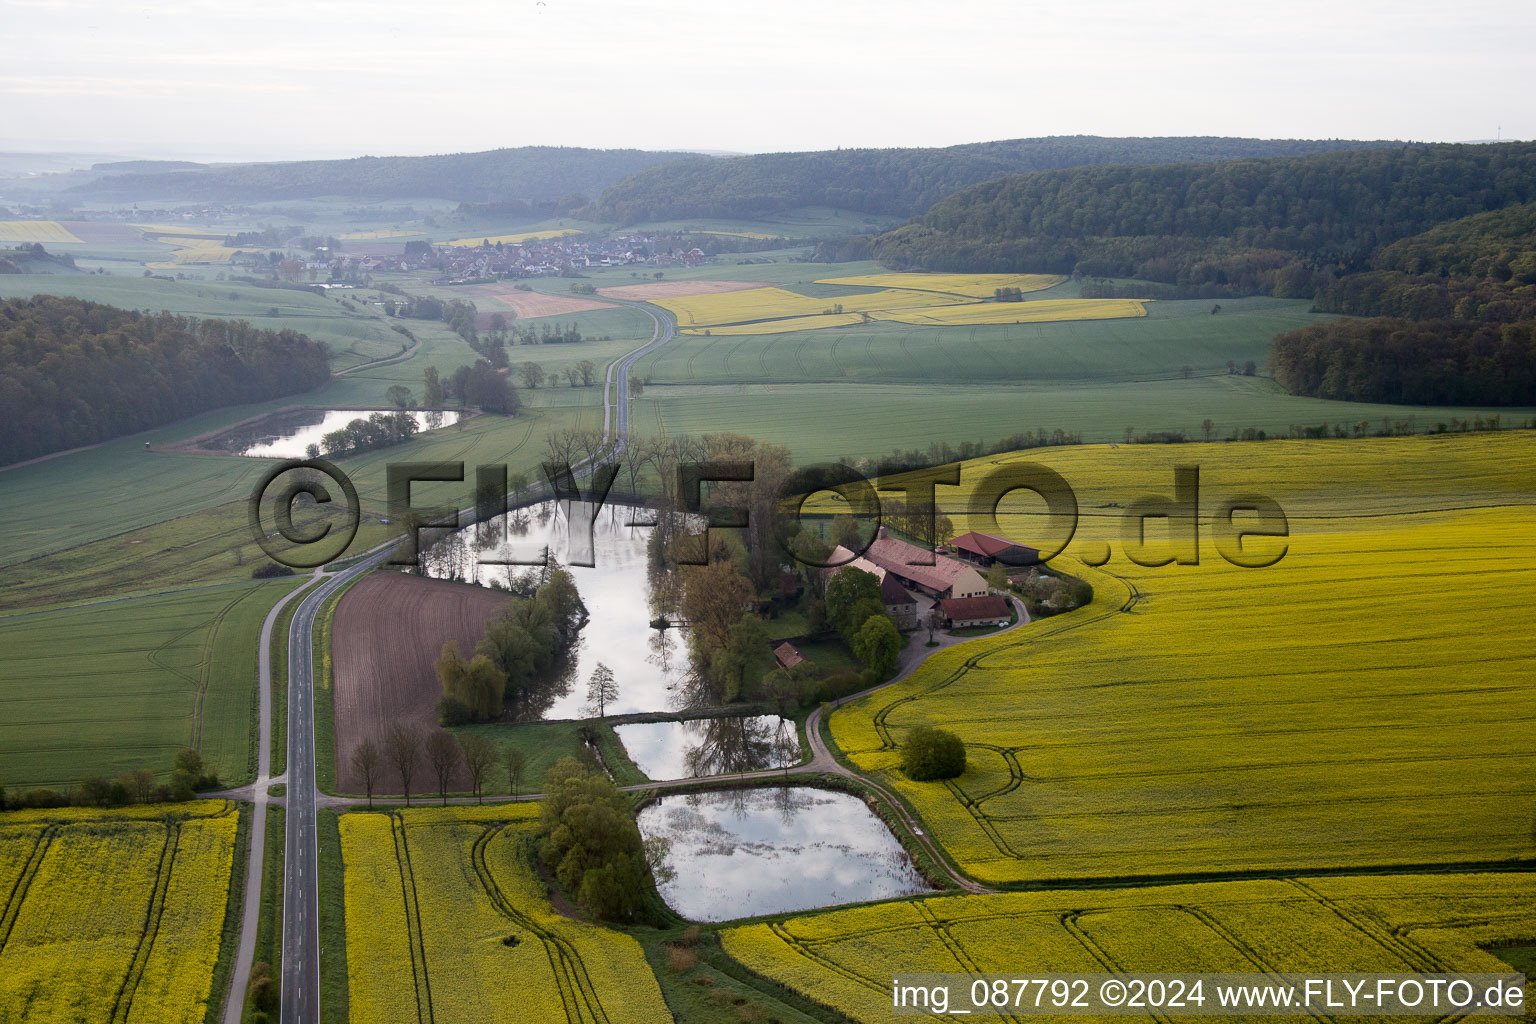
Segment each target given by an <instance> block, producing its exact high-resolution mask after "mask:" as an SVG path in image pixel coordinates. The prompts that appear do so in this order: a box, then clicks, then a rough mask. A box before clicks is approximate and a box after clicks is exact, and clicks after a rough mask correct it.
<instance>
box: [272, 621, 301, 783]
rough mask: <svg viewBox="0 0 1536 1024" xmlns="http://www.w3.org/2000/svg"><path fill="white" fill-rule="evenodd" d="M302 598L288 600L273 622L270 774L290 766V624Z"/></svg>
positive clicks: (280, 772)
mask: <svg viewBox="0 0 1536 1024" xmlns="http://www.w3.org/2000/svg"><path fill="white" fill-rule="evenodd" d="M301 601H302V599H295V600H293V601H290V602H288V605H287V606H286V607H285V608H284V609H283V610H282V611H281V612H280V613H279V614H278V616H277V621H276V622H274V623H273V624H272V652H271V657H272V765H271V769H270V771H271V775H272V776H273V777H274V778H275V777H276V776H279V775H282V774H283V773H285V772H286V771H287V770H288V627H289V626H290V625H291V624H292V622H293V613H294V612H295V611H296V610H297V609H298V607H299V605H300V603H301Z"/></svg>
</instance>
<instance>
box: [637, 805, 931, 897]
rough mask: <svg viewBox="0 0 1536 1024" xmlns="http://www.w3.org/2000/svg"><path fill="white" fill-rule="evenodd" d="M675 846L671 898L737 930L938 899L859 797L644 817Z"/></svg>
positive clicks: (660, 811) (652, 812)
mask: <svg viewBox="0 0 1536 1024" xmlns="http://www.w3.org/2000/svg"><path fill="white" fill-rule="evenodd" d="M638 822H639V825H640V832H641V834H642V835H644V836H645V837H646V838H647V839H649V838H651V837H652V836H665V837H666V838H667V839H670V840H671V841H672V851H671V855H670V857H669V859H668V862H669V864H670V865H671V867H672V868H673V870H675V871H676V872H677V877H676V878H674V879H673V880H672V881H671V882H668V883H666V884H665V885H662V886H661V896H662V898H663V899H664V900H666V901H667V905H668V906H669V907H671V908H672V909H673V910H675V911H677V913H679V914H681V915H682V916H683V917H686V918H688V919H690V920H693V921H732V920H736V919H738V918H743V917H756V916H758V915H760V914H782V913H789V912H791V911H796V910H811V909H813V908H816V907H829V906H836V905H838V904H842V903H858V902H863V901H866V900H881V899H894V898H896V897H899V896H912V895H915V894H917V893H923V892H930V891H932V890H931V889H930V887H929V886H928V884H927V883H926V882H924V881H923V878H922V876H921V875H919V874H918V873H917V870H916V869H915V868H914V867H913V866H912V862H911V860H910V859H909V858H908V856H907V852H906V850H904V849H902V846H901V844H900V843H899V842H897V841H896V837H895V836H893V835H892V834H891V832H890V830H889V829H887V828H886V827H885V823H884V822H882V821H881V820H880V819H879V818H877V817H875V815H874V813H873V812H871V811H870V809H869V808H868V807H866V806H865V805H864V802H863V801H862V800H860V799H859V798H858V797H856V796H853V795H851V794H849V793H837V792H831V791H828V790H821V789H813V788H811V787H809V786H777V787H772V788H765V789H738V790H731V791H728V792H711V793H680V794H675V795H672V796H665V797H662V798H661V799H660V800H657V801H656V802H655V803H653V804H651V805H649V806H648V807H646V808H645V809H644V810H642V811H641V812H640V815H639V818H638Z"/></svg>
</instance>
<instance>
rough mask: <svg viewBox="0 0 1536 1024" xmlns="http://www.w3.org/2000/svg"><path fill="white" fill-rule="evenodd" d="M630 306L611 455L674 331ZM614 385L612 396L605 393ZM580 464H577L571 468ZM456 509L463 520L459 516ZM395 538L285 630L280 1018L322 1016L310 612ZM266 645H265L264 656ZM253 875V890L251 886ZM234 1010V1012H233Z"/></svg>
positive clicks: (317, 592) (236, 984)
mask: <svg viewBox="0 0 1536 1024" xmlns="http://www.w3.org/2000/svg"><path fill="white" fill-rule="evenodd" d="M624 304H625V305H630V306H634V307H635V308H637V309H639V310H640V311H641V312H643V313H645V314H646V315H647V316H648V317H650V318H651V322H652V324H653V325H654V329H653V331H652V333H651V339H650V340H649V341H648V342H646V343H645V344H644V345H641V346H640V347H638V348H636V349H634V350H633V351H631V352H629V353H627V354H626V355H624V356H623V357H622V358H620V359H618V360H615V361H614V362H612V363H610V364H609V365H608V368H607V371H606V372H605V373H604V375H603V380H604V392H603V430H604V433H609V432H610V430H611V432H612V433H611V436H612V437H613V438H614V441H615V444H614V446H613V448H612V449H611V450H610V453H609V454H610V455H612V454H616V453H618V452H621V451H623V447H624V438H625V436H626V435H627V434H628V433H629V368H630V367H631V366H632V365H633V364H634V362H635V360H636V359H639V358H640V357H641V356H643V355H645V354H646V353H647V352H650V351H652V350H654V349H656V348H657V347H659V346H661V345H664V344H666V343H667V342H668V341H670V340H671V339H672V338H673V337H674V336H675V333H676V325H675V324H674V323H673V321H672V319H671V318H670V317H668V316H666V315H665V314H658V313H656V312H654V311H653V310H652V309H651V308H650V307H648V306H645V305H643V304H641V303H624ZM609 386H612V389H613V391H612V394H611V395H610V393H609V390H608V388H609ZM576 468H578V469H580V468H582V467H580V466H578V467H576ZM463 514H464V513H461V521H462V518H463ZM391 547H393V543H390V544H388V545H385V546H383V547H381V548H377V549H374V550H373V551H370V552H367V553H366V556H365V557H364V558H363V559H362V560H361V561H359V562H357V563H356V564H354V565H352V566H350V567H348V568H347V569H345V570H342V571H340V572H336V573H325V574H322V573H317V574H316V575H317V577H318V578H319V579H320V580H321V582H320V584H319V585H318V586H315V587H312V588H311V589H310V590H309V591H308V593H307V594H306V595H305V596H304V598H303V600H302V601H301V602H300V604H299V606H298V608H297V609H296V610H295V612H294V614H293V620H292V622H291V624H290V626H289V630H288V772H287V775H286V777H285V778H286V783H287V796H286V797H285V798H284V799H283V801H282V803H283V804H284V806H285V809H286V815H285V821H286V837H285V839H286V845H285V849H284V877H285V881H284V887H283V963H282V986H281V988H282V1012H281V1015H280V1017H279V1020H280V1021H281V1022H282V1024H319V1020H320V953H321V950H320V873H319V862H320V858H319V850H318V844H317V837H316V819H315V808H316V806H317V805H318V804H323V803H329V802H331V801H330V799H329V798H326V797H325V796H324V795H323V794H320V793H319V792H318V790H317V788H316V786H315V699H314V678H313V675H314V673H313V665H314V659H313V643H312V641H313V636H314V626H315V618H316V616H317V615H318V614H319V612H320V608H321V607H322V606H323V605H324V604H325V602H326V600H327V599H328V598H330V597H331V596H332V595H334V594H335V593H336V592H337V591H338V590H340V589H341V588H342V587H344V586H346V584H347V583H348V582H350V581H351V580H353V579H356V578H357V577H358V576H361V575H362V574H363V573H366V572H369V571H371V570H372V569H373V568H374V567H375V566H377V565H378V564H379V563H380V562H381V561H383V560H384V558H385V557H386V556H387V555H388V550H389V548H391ZM277 614H278V610H277V609H274V610H273V611H272V613H271V614H270V615H269V616H268V619H267V631H268V632H269V631H270V627H271V624H272V623H273V622H275V621H276V617H277ZM265 651H266V645H265V643H264V644H263V656H265ZM262 678H263V684H262V695H263V697H262V708H261V712H262V714H261V718H262V730H263V732H262V736H263V742H262V750H261V758H262V762H261V763H262V765H263V766H265V765H267V764H268V762H267V761H266V758H267V756H268V753H267V751H268V746H269V744H268V743H267V737H268V735H269V730H270V723H271V708H270V706H269V705H268V703H267V699H266V694H267V692H268V687H267V685H266V680H269V679H270V670H268V672H267V674H264V675H263V677H262ZM258 774H259V775H260V776H261V778H260V779H258V784H257V785H256V787H255V791H254V793H253V797H254V798H255V800H256V802H257V810H258V818H257V821H258V822H259V823H260V824H261V826H262V830H263V834H264V832H265V821H266V817H265V812H266V802H267V798H266V791H267V784H268V782H269V781H270V780H268V779H267V778H266V769H265V768H263V769H262V770H261V771H260V772H258ZM252 835H253V840H254V841H255V842H256V846H255V847H254V848H253V849H252V863H253V865H254V867H253V869H252V870H253V872H254V874H252V875H248V877H247V879H246V890H247V900H248V902H247V915H246V920H245V921H243V922H242V930H241V936H240V949H241V951H242V952H244V951H245V950H247V948H249V950H251V951H254V949H255V942H256V923H257V914H253V913H251V912H250V908H251V907H253V906H255V905H257V904H258V903H259V901H260V885H261V879H260V853H259V852H260V849H261V846H260V840H259V839H256V838H255V837H256V833H255V830H254V829H253V830H252ZM253 878H254V885H255V890H254V894H253V891H252V884H253V881H252V879H253ZM249 959H250V957H249V955H247V957H246V960H245V967H244V968H243V969H241V968H240V967H239V966H238V964H237V968H236V971H235V977H234V979H233V981H232V984H231V990H230V996H229V1004H228V1005H227V1006H226V1013H225V1022H226V1024H236V1022H238V1020H239V1017H240V1008H241V1006H242V1005H243V1004H244V1001H245V987H246V980H247V977H248V975H249V973H250V965H249ZM231 1015H232V1016H231Z"/></svg>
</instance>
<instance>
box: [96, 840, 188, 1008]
mask: <svg viewBox="0 0 1536 1024" xmlns="http://www.w3.org/2000/svg"><path fill="white" fill-rule="evenodd" d="M180 839H181V826H180V825H179V824H169V825H167V826H166V827H165V843H164V845H163V846H161V847H160V862H159V864H158V865H157V866H156V869H155V885H154V888H153V889H152V890H150V894H149V908H148V909H147V910H146V911H145V915H144V927H143V930H142V931H141V932H140V933H139V944H138V946H137V947H135V948H134V951H133V960H132V962H131V963H129V965H128V973H127V974H126V975H125V976H124V977H123V981H122V984H121V985H119V986H118V989H117V999H116V1000H114V1001H113V1003H112V1016H111V1017H110V1020H111V1022H112V1024H127V1020H128V1015H129V1014H130V1013H131V1012H132V1010H133V996H134V993H136V992H137V991H138V989H139V982H140V981H142V980H143V979H144V968H145V967H146V966H147V965H148V963H149V955H150V953H151V952H152V951H153V950H154V946H155V939H156V938H157V937H158V936H159V934H160V919H161V918H162V917H163V916H164V915H165V898H166V893H167V891H168V890H169V889H170V887H171V873H172V872H173V871H174V870H175V867H176V847H177V844H178V843H179V842H180Z"/></svg>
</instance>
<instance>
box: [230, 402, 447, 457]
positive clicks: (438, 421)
mask: <svg viewBox="0 0 1536 1024" xmlns="http://www.w3.org/2000/svg"><path fill="white" fill-rule="evenodd" d="M397 411H398V410H396V409H293V410H290V411H288V412H279V413H273V414H272V415H271V416H266V417H263V418H262V419H260V420H258V421H257V422H255V423H247V424H245V425H244V426H240V427H235V428H234V429H233V430H229V431H226V432H225V433H223V434H220V435H219V436H218V437H215V438H212V439H210V440H208V441H205V442H203V446H204V447H206V448H212V449H216V450H218V451H226V452H232V453H234V454H235V455H250V456H253V457H259V458H264V459H302V458H304V455H305V449H306V448H308V447H309V446H310V445H312V444H315V445H317V444H319V443H320V439H321V438H323V437H325V435H326V434H329V433H330V432H331V431H333V430H340V429H341V428H342V427H344V426H346V425H347V424H348V423H351V422H352V421H353V420H365V419H367V418H368V417H369V416H371V415H373V414H374V413H376V412H385V413H394V412H397ZM459 415H460V414H459V413H457V412H443V411H439V410H433V411H431V412H425V411H416V412H412V413H411V414H410V416H411V418H412V419H414V420H415V421H416V426H417V428H418V429H420V430H436V429H437V428H439V427H446V426H450V425H451V424H454V423H457V422H458V421H459Z"/></svg>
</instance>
